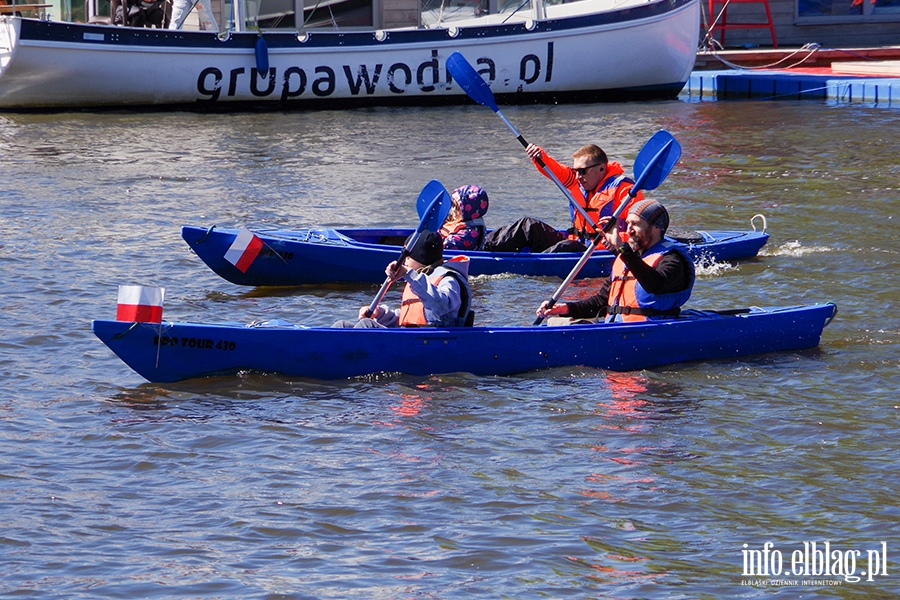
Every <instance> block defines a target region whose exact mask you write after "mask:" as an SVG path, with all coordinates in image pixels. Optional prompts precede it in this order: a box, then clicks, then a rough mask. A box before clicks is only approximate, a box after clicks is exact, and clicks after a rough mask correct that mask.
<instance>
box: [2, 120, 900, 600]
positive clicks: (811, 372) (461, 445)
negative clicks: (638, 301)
mask: <svg viewBox="0 0 900 600" xmlns="http://www.w3.org/2000/svg"><path fill="white" fill-rule="evenodd" d="M504 113H505V114H506V116H507V117H508V118H509V119H510V120H511V121H512V122H513V123H515V124H516V125H517V126H518V127H519V128H520V129H521V130H522V131H523V134H524V135H526V137H528V138H529V139H530V140H533V141H536V142H539V143H541V144H542V145H543V146H544V147H545V148H546V149H547V151H548V152H550V153H551V154H552V155H554V156H556V157H558V158H560V159H566V158H567V157H569V156H570V155H571V153H572V152H573V151H574V150H575V149H577V148H578V147H579V146H581V145H582V144H583V143H586V142H598V143H599V144H600V145H601V146H603V147H604V148H605V149H606V150H607V151H609V153H610V154H611V156H612V157H613V158H615V159H617V160H621V161H622V162H623V164H624V165H625V167H626V170H630V169H631V165H632V163H633V160H634V157H635V156H636V154H637V152H638V151H639V150H640V147H641V146H642V144H643V143H644V142H645V141H646V140H647V139H649V137H650V136H651V135H652V134H653V133H654V132H655V131H656V130H658V129H660V128H666V129H668V130H670V131H671V132H672V133H673V134H674V135H675V136H676V137H677V138H678V139H679V141H680V142H681V144H682V147H683V154H682V159H681V161H680V162H679V163H678V165H677V166H676V168H675V169H674V171H673V173H672V174H670V175H669V177H668V179H667V180H666V181H665V182H664V183H663V185H661V186H660V187H659V188H658V189H657V190H655V191H654V192H653V194H652V196H653V197H655V198H658V199H660V200H661V201H663V202H664V203H665V204H666V205H667V207H668V208H669V210H670V213H671V214H672V219H673V225H674V226H678V227H683V228H694V229H741V228H746V227H749V220H750V218H751V217H752V216H753V215H756V214H764V215H765V216H766V219H767V221H768V229H769V233H770V234H771V236H772V237H771V240H770V242H769V244H768V245H767V247H765V248H764V249H763V251H762V252H761V255H760V256H759V257H758V258H756V259H753V260H747V261H740V262H735V263H733V264H717V265H715V264H714V265H703V266H702V268H701V269H700V270H699V281H698V284H697V286H696V287H695V292H694V296H693V298H692V300H691V305H692V306H693V307H712V308H731V307H735V306H747V305H759V306H764V305H773V304H798V303H808V302H824V301H829V300H833V301H835V302H836V303H837V304H838V307H839V313H838V316H837V318H836V319H835V321H834V322H833V323H832V324H831V325H829V327H828V328H827V329H826V330H825V334H824V337H823V343H822V345H821V346H820V348H818V349H816V350H806V351H802V352H792V353H784V354H779V355H766V356H759V357H746V358H743V359H738V360H733V361H730V360H721V361H707V362H699V363H689V364H681V365H670V366H666V367H660V368H657V369H653V370H648V371H642V372H636V373H606V372H603V371H598V370H592V369H583V368H577V367H576V368H565V369H552V370H548V371H542V372H539V373H524V374H521V375H519V376H515V377H502V378H501V377H474V376H471V375H467V374H451V375H445V376H440V377H410V376H406V375H402V374H397V373H379V374H373V375H370V376H366V377H360V378H354V379H351V380H347V381H329V382H324V381H316V380H303V379H292V378H286V377H283V376H280V375H277V374H264V373H242V374H240V375H239V376H234V377H214V378H207V379H202V380H195V381H188V382H182V383H178V384H173V385H167V386H164V387H163V386H158V385H154V384H149V383H146V382H145V381H144V380H143V379H141V378H140V377H139V376H137V375H136V374H134V373H133V372H131V371H130V370H129V369H128V368H127V367H126V366H125V365H124V364H123V363H121V362H120V361H119V360H118V359H117V358H115V356H113V355H112V354H111V353H110V352H109V351H108V350H107V349H106V348H105V347H104V346H103V345H102V344H101V343H100V342H99V341H98V340H96V339H94V338H93V337H92V335H91V333H90V326H89V322H90V319H92V318H109V317H112V316H113V315H114V314H115V301H116V289H117V286H118V285H119V284H144V285H161V286H163V287H166V288H167V294H166V307H165V317H166V318H167V319H170V320H195V321H217V322H221V321H235V322H240V323H247V322H251V321H255V320H270V319H285V320H288V321H292V322H295V323H302V324H309V325H327V324H330V323H331V322H333V321H334V320H335V319H336V318H346V317H349V316H351V315H353V314H355V312H356V310H357V308H358V307H359V306H362V305H367V304H368V303H369V302H370V301H371V299H372V298H373V296H374V293H375V292H376V288H377V286H364V285H363V286H323V287H319V288H311V287H304V288H279V289H275V288H261V289H245V288H240V287H238V286H234V285H231V284H229V283H227V282H225V281H223V280H221V279H219V278H218V277H216V276H215V275H214V274H212V273H211V272H209V271H208V270H207V269H206V268H205V267H204V266H203V264H202V263H201V262H200V261H199V259H197V257H196V256H193V255H192V254H191V252H190V249H189V248H188V247H187V246H186V245H185V244H184V242H183V241H182V240H181V238H180V234H179V228H180V226H181V225H184V224H193V225H203V226H209V225H212V224H218V225H221V226H236V225H248V226H251V227H256V226H259V227H262V226H266V227H328V226H336V225H344V226H370V225H411V224H414V221H415V219H416V216H415V206H414V204H415V198H416V195H417V193H418V191H419V190H420V189H421V187H422V186H423V185H424V183H425V182H427V181H428V180H430V179H432V178H437V179H439V180H441V181H442V182H443V183H444V184H445V186H446V187H448V188H450V189H452V188H454V187H457V186H459V185H462V184H465V183H477V184H479V185H483V186H484V187H485V188H486V189H487V190H488V191H489V193H490V195H491V210H490V212H489V213H488V214H487V215H486V221H487V223H488V225H489V226H497V225H502V224H504V223H508V222H511V221H512V220H514V219H516V218H518V217H520V216H523V215H525V214H529V215H535V216H540V217H542V218H544V219H545V220H548V221H551V222H555V223H564V222H565V221H566V219H567V218H568V207H567V205H566V204H567V203H566V202H565V200H564V199H563V198H561V196H560V194H559V192H558V190H557V189H556V188H555V186H554V185H553V184H552V183H551V182H549V181H547V180H546V179H544V178H543V177H541V176H540V175H539V174H538V173H536V172H535V170H534V169H533V167H531V166H530V165H529V164H527V161H526V160H525V159H524V156H523V154H522V150H521V147H520V146H519V144H518V143H517V142H516V141H515V139H513V138H512V136H510V135H509V131H508V130H507V129H506V128H505V126H504V125H503V124H502V122H500V121H499V119H497V118H496V116H495V115H494V114H493V113H492V112H491V111H488V110H485V109H484V108H482V107H478V106H471V107H454V108H441V109H403V110H398V109H370V110H360V111H347V112H330V111H321V112H315V113H291V114H279V113H275V112H267V113H263V114H255V113H245V114H232V115H202V114H188V113H163V114H153V115H149V116H148V115H142V114H131V113H123V114H116V113H109V114H99V113H98V114H82V113H73V114H62V115H11V116H2V117H0V154H2V156H3V164H4V185H3V186H2V187H0V220H2V224H3V225H2V226H3V233H4V235H3V239H2V240H0V246H2V251H0V269H2V278H3V281H4V293H3V295H2V301H0V306H2V310H3V316H4V324H5V328H4V331H5V334H4V336H2V339H0V368H2V374H3V377H4V378H5V381H6V382H7V385H6V386H5V387H6V396H5V397H3V398H0V419H2V422H3V423H4V426H3V428H0V460H2V462H3V464H4V465H5V468H4V470H3V474H2V476H0V481H2V482H4V483H5V485H3V484H0V485H3V488H4V491H5V493H4V494H0V520H2V522H3V525H4V527H3V534H2V535H0V556H2V557H3V558H2V559H0V564H2V567H3V568H2V569H0V589H2V590H3V592H4V593H10V594H18V595H25V596H46V597H63V596H65V597H66V598H79V597H81V598H96V597H126V596H127V597H230V598H237V597H248V598H249V597H253V598H257V597H266V596H271V597H296V598H301V597H316V598H328V597H335V598H343V597H347V596H348V595H351V594H352V595H357V596H360V597H367V598H368V597H382V598H393V597H410V596H417V595H418V596H432V597H457V596H465V595H468V596H484V597H494V596H498V595H505V596H508V597H516V598H519V597H528V596H539V595H543V596H547V597H554V598H557V597H587V596H590V597H594V596H597V597H642V598H643V597H646V598H652V597H659V598H667V597H672V594H676V595H677V594H679V593H680V594H682V595H684V594H687V595H689V596H690V597H709V598H724V597H734V596H737V595H743V596H745V597H763V596H765V597H769V596H772V595H775V596H776V597H777V596H781V597H796V596H797V595H798V593H800V594H803V593H806V594H807V595H811V596H816V595H823V594H832V595H839V596H841V597H844V596H846V597H851V596H860V597H862V596H867V597H877V595H878V594H885V596H884V597H887V596H886V594H889V593H895V592H897V591H898V589H897V585H896V581H895V580H894V578H893V576H889V577H882V578H880V579H879V580H877V581H875V582H860V583H857V584H850V583H846V582H845V583H843V584H842V585H841V586H840V587H839V588H832V587H824V586H820V587H815V586H812V587H803V588H797V587H784V588H780V589H779V590H772V589H760V588H758V587H751V586H741V581H742V580H744V579H753V578H748V577H744V576H742V573H741V571H742V557H741V548H742V544H745V543H746V544H749V545H750V546H752V547H754V548H757V547H762V545H763V544H764V543H766V542H767V541H768V542H772V543H775V544H776V545H777V546H778V547H782V548H788V547H790V548H794V547H797V546H798V545H800V546H802V543H803V542H804V541H823V540H826V539H830V540H835V543H837V540H840V543H841V545H842V547H843V548H854V549H860V550H865V549H866V548H869V547H876V546H877V545H878V544H879V543H880V542H881V541H886V543H887V545H888V557H889V560H893V559H892V558H890V557H892V556H893V553H894V552H895V551H896V549H897V548H898V547H900V540H898V537H897V535H896V533H895V529H896V527H895V523H896V521H897V517H898V515H897V511H896V509H895V508H894V507H895V505H896V502H895V501H894V500H893V499H892V496H891V490H893V489H895V488H896V487H897V486H896V468H895V466H896V465H894V464H893V460H892V455H891V453H890V452H885V449H886V448H887V446H886V445H885V440H890V439H891V435H892V433H893V429H895V428H896V417H897V414H898V411H897V408H896V404H897V403H896V398H895V396H896V390H897V388H898V376H897V369H898V366H900V359H898V358H897V357H898V352H897V348H898V345H900V330H898V328H897V327H896V326H895V325H893V322H892V321H890V319H888V320H886V319H885V315H890V314H891V309H892V308H893V306H894V305H895V304H896V298H897V297H898V286H897V283H896V277H894V276H893V275H894V274H895V273H896V272H897V271H898V268H900V260H898V255H900V243H898V241H897V240H898V238H897V236H896V231H895V230H896V226H895V225H896V223H895V221H896V217H895V215H894V213H895V210H894V207H895V206H896V198H897V190H898V185H897V183H896V182H897V180H898V171H900V167H898V166H897V161H896V156H897V154H898V147H897V144H898V142H897V140H898V139H900V137H898V136H897V133H898V132H897V125H896V118H895V115H894V113H893V112H890V111H877V110H872V109H866V108H864V107H859V106H852V107H837V108H836V107H829V106H826V105H818V104H816V103H811V102H810V103H792V102H778V103H764V102H734V103H697V104H685V103H680V102H661V103H647V104H642V103H641V104H619V105H617V104H604V105H603V107H602V110H601V111H598V110H597V106H593V105H566V106H534V107H520V108H509V109H506V110H504ZM597 284H598V283H597V282H596V281H578V282H576V283H574V284H573V285H572V286H571V287H570V288H569V290H568V291H567V292H566V297H570V298H578V297H584V296H586V295H589V294H591V293H593V292H594V291H595V289H596V286H597ZM558 285H559V281H558V280H555V279H547V278H522V277H514V276H495V277H477V278H475V280H474V282H473V289H474V293H475V304H476V306H475V308H476V311H477V313H478V319H479V322H484V323H515V324H523V325H524V324H527V323H530V322H531V321H532V320H533V318H534V308H535V307H536V306H538V305H539V304H540V302H541V301H543V300H546V299H547V298H548V297H549V296H550V295H551V294H552V293H553V292H554V291H555V290H556V287H557V286H558ZM398 295H399V292H397V291H392V292H390V293H389V296H388V298H387V299H386V302H388V303H394V304H396V301H397V298H398ZM595 351H597V352H614V351H615V348H596V349H595ZM891 564H893V563H891ZM889 572H891V571H889ZM498 590H502V592H500V591H498ZM684 590H690V591H689V592H685V591H684Z"/></svg>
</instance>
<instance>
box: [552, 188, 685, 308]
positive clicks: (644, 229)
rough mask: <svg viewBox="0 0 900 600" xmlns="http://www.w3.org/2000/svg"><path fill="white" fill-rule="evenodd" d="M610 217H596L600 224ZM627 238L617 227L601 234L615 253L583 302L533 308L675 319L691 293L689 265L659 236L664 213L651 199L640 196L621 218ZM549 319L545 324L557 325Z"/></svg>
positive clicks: (682, 254)
mask: <svg viewBox="0 0 900 600" xmlns="http://www.w3.org/2000/svg"><path fill="white" fill-rule="evenodd" d="M608 221H609V217H607V218H604V219H601V221H600V224H601V225H604V224H605V223H606V222H608ZM625 223H626V229H627V233H628V242H627V243H625V242H623V241H622V238H621V236H620V235H619V230H618V226H616V227H614V228H613V229H611V230H610V231H609V232H608V233H606V234H605V235H604V240H603V243H604V245H605V246H606V248H607V250H609V251H610V252H615V253H616V255H617V256H616V259H615V261H613V266H612V273H611V274H610V277H609V279H607V280H606V281H605V282H604V283H603V286H602V287H601V288H600V291H599V292H598V293H597V294H595V295H593V296H590V297H588V298H585V299H584V300H578V301H575V302H562V303H558V304H556V305H554V306H553V307H552V308H549V309H548V308H547V305H548V304H549V302H544V303H543V304H541V306H540V308H538V309H537V315H538V316H539V317H547V316H550V315H560V316H565V317H569V319H593V318H601V317H602V318H604V320H605V321H606V322H614V321H615V322H631V321H645V320H647V319H665V318H672V317H676V316H678V315H679V314H680V312H681V306H682V305H683V304H684V303H685V302H687V301H688V298H690V297H691V290H692V289H693V287H694V264H693V262H692V261H691V259H690V257H689V256H688V255H687V254H685V252H684V251H683V250H682V249H681V248H680V247H679V246H676V245H673V244H670V243H668V242H666V241H664V240H663V236H664V235H665V233H666V229H668V227H669V213H668V212H667V211H666V209H665V207H664V206H663V205H662V204H660V203H659V202H657V201H655V200H641V201H639V202H637V203H635V204H633V205H632V206H631V207H630V208H629V209H628V216H626V217H625ZM556 321H557V320H556V319H554V320H553V322H549V323H548V325H555V324H562V323H558V322H556Z"/></svg>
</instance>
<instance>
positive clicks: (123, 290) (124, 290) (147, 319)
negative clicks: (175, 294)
mask: <svg viewBox="0 0 900 600" xmlns="http://www.w3.org/2000/svg"><path fill="white" fill-rule="evenodd" d="M165 296H166V288H161V287H144V286H142V285H120V286H119V306H118V309H117V310H116V321H138V322H140V323H162V313H163V298H165Z"/></svg>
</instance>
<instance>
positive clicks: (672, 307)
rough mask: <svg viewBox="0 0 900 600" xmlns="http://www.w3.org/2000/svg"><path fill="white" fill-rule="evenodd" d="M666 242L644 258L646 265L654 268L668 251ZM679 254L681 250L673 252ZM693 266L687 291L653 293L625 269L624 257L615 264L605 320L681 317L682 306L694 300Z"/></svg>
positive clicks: (631, 320)
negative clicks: (692, 297) (645, 288)
mask: <svg viewBox="0 0 900 600" xmlns="http://www.w3.org/2000/svg"><path fill="white" fill-rule="evenodd" d="M669 249H670V246H669V245H668V244H666V243H665V242H661V243H659V244H656V245H655V246H654V247H653V248H650V251H649V252H648V253H647V254H646V255H644V256H642V257H641V260H643V261H644V263H646V264H647V265H649V266H651V267H655V266H656V265H657V264H659V261H660V260H662V257H663V256H665V254H666V253H667V252H668V251H669ZM674 251H675V252H678V250H674ZM687 263H688V264H690V265H691V272H690V284H689V285H688V287H687V289H686V290H683V291H680V292H673V293H669V294H650V293H648V292H647V291H645V290H644V288H642V287H640V284H639V283H638V280H637V278H636V277H635V276H634V275H632V274H631V271H629V270H628V268H627V267H626V266H625V261H624V260H622V257H621V256H617V257H616V260H615V261H614V262H613V266H612V275H611V278H612V279H611V281H610V285H609V299H608V301H607V307H606V315H607V316H606V320H607V322H609V321H614V320H615V321H625V322H634V321H646V320H647V317H648V316H678V314H679V313H680V312H681V310H680V307H681V305H682V304H684V303H685V302H687V301H688V299H689V298H690V297H691V290H692V289H693V287H694V271H693V263H692V262H691V261H690V259H688V261H687Z"/></svg>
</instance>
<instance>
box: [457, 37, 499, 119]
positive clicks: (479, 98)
mask: <svg viewBox="0 0 900 600" xmlns="http://www.w3.org/2000/svg"><path fill="white" fill-rule="evenodd" d="M447 71H449V72H450V75H452V76H453V80H454V81H456V83H458V84H459V87H461V88H462V90H463V91H464V92H465V93H466V94H468V95H469V98H471V99H472V100H474V101H475V102H477V103H478V104H481V105H482V106H487V107H488V108H490V109H491V110H493V111H494V112H497V111H499V110H500V109H499V108H498V107H497V103H496V102H495V101H494V93H493V92H492V91H491V88H490V87H488V84H487V83H486V82H485V81H484V79H482V78H481V75H479V74H478V72H477V71H476V70H475V69H474V67H472V65H470V64H469V61H467V60H466V59H465V57H464V56H463V55H462V54H460V53H459V52H454V53H453V54H451V55H450V56H448V57H447Z"/></svg>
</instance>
